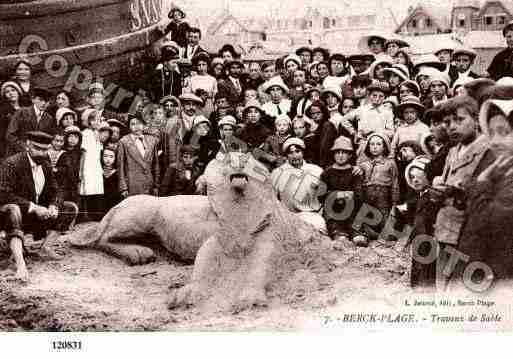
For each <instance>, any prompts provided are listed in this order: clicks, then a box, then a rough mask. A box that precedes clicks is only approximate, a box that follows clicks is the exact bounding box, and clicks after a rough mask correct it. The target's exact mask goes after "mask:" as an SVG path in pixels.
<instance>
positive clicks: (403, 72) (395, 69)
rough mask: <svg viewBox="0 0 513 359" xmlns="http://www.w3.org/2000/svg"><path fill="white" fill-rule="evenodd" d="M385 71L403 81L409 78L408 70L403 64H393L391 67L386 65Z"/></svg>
mask: <svg viewBox="0 0 513 359" xmlns="http://www.w3.org/2000/svg"><path fill="white" fill-rule="evenodd" d="M385 73H392V74H396V75H397V76H399V77H400V78H401V79H402V80H403V81H406V80H409V79H410V71H409V70H408V68H407V67H406V65H403V64H394V65H392V67H387V68H386V69H385Z"/></svg>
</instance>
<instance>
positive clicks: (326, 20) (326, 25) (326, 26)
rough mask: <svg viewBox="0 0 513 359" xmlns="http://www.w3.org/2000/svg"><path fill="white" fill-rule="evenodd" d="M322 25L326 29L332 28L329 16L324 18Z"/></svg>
mask: <svg viewBox="0 0 513 359" xmlns="http://www.w3.org/2000/svg"><path fill="white" fill-rule="evenodd" d="M322 27H323V28H325V29H329V28H330V19H329V18H327V17H325V18H323V19H322Z"/></svg>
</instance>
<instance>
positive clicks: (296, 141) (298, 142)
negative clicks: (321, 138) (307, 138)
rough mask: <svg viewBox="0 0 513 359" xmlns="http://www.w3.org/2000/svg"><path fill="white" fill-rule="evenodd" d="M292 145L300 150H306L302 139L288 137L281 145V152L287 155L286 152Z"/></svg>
mask: <svg viewBox="0 0 513 359" xmlns="http://www.w3.org/2000/svg"><path fill="white" fill-rule="evenodd" d="M292 145H294V146H297V147H300V148H302V149H303V151H304V150H305V148H306V146H305V142H304V141H303V140H302V139H300V138H297V137H290V138H288V139H287V140H285V142H284V143H283V146H282V147H283V152H284V153H287V150H288V149H289V147H290V146H292Z"/></svg>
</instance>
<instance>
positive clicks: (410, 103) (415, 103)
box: [397, 96, 426, 117]
mask: <svg viewBox="0 0 513 359" xmlns="http://www.w3.org/2000/svg"><path fill="white" fill-rule="evenodd" d="M406 107H414V108H416V109H417V111H418V112H419V113H420V115H421V117H422V114H423V113H424V110H425V108H426V107H425V106H424V105H423V104H422V102H420V99H419V98H418V97H416V96H407V97H406V98H405V99H404V100H403V101H401V103H400V104H399V105H398V106H397V111H399V113H402V112H403V111H404V109H405V108H406Z"/></svg>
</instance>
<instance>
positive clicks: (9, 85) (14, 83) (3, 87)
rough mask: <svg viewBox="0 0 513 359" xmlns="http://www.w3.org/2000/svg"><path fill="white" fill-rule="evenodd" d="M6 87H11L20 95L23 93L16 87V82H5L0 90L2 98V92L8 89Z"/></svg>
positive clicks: (18, 86)
mask: <svg viewBox="0 0 513 359" xmlns="http://www.w3.org/2000/svg"><path fill="white" fill-rule="evenodd" d="M8 87H12V88H14V89H15V90H16V91H18V93H19V94H20V95H21V94H22V93H23V91H22V90H21V87H20V85H18V84H17V83H16V82H14V81H6V82H4V83H3V84H2V87H1V88H0V94H2V97H3V96H4V91H5V90H6V89H7V88H8Z"/></svg>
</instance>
